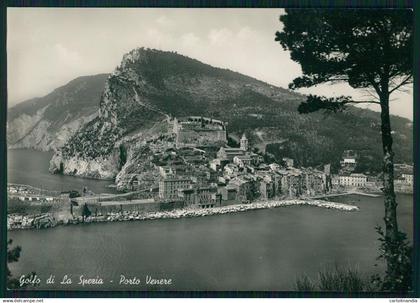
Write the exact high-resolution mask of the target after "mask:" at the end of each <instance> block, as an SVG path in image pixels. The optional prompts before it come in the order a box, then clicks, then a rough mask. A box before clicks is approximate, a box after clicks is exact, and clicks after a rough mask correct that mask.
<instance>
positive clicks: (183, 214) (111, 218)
mask: <svg viewBox="0 0 420 303" xmlns="http://www.w3.org/2000/svg"><path fill="white" fill-rule="evenodd" d="M286 206H314V207H321V208H327V209H335V210H340V211H357V210H359V207H357V206H355V205H349V204H343V203H336V202H329V201H322V200H279V201H258V202H253V203H249V204H234V205H228V206H221V207H216V208H205V209H201V208H184V209H175V210H171V211H159V212H149V213H140V212H137V211H135V212H128V211H124V212H122V213H120V212H119V213H110V214H107V215H104V216H90V217H87V218H85V219H84V220H83V218H82V217H76V218H74V219H72V220H69V221H68V222H63V221H57V222H55V224H54V225H48V226H47V225H46V226H41V227H39V226H38V227H37V226H35V225H33V224H27V226H26V225H25V227H22V224H19V226H17V225H16V224H12V223H13V222H14V221H15V220H13V218H14V217H13V215H8V230H14V229H30V228H50V227H55V226H57V225H63V224H64V225H69V224H82V223H94V222H118V221H138V220H156V219H179V218H193V217H204V216H213V215H223V214H230V213H238V212H244V211H249V210H257V209H268V208H277V207H286ZM12 221H13V222H12Z"/></svg>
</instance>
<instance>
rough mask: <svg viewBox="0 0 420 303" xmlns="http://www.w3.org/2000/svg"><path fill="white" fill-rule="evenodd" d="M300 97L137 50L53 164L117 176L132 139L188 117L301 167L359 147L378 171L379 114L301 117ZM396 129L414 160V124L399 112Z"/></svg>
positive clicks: (399, 143) (399, 148) (401, 149)
mask: <svg viewBox="0 0 420 303" xmlns="http://www.w3.org/2000/svg"><path fill="white" fill-rule="evenodd" d="M303 99H304V96H302V95H299V94H296V93H293V92H290V91H288V90H286V89H283V88H279V87H274V86H272V85H269V84H266V83H264V82H261V81H258V80H256V79H253V78H251V77H248V76H244V75H242V74H239V73H235V72H232V71H230V70H226V69H220V68H215V67H212V66H209V65H207V64H203V63H201V62H199V61H197V60H194V59H191V58H188V57H185V56H182V55H179V54H176V53H174V52H163V51H157V50H150V49H143V48H139V49H135V50H133V51H131V52H129V53H128V54H126V55H124V57H123V59H122V62H121V64H120V65H119V66H118V67H117V68H116V69H115V71H114V72H113V73H112V74H111V75H110V76H109V78H108V79H107V81H106V84H105V89H104V92H103V94H102V97H101V100H100V107H99V111H98V113H97V116H96V117H95V118H93V119H92V120H91V121H90V122H88V123H86V124H85V125H84V126H83V128H82V129H81V130H79V131H78V132H77V133H75V134H74V135H73V136H72V137H71V138H70V139H69V140H68V141H67V143H66V144H65V145H64V146H63V147H62V148H61V149H60V150H59V151H58V152H57V153H56V154H55V155H54V157H53V159H52V161H51V166H50V169H51V171H52V172H62V173H65V174H72V175H78V176H85V177H94V178H114V177H115V176H116V175H117V174H118V172H119V171H120V170H121V169H123V170H124V166H126V165H130V166H131V167H133V163H128V164H127V162H129V159H125V156H123V155H126V154H128V155H130V154H132V152H131V151H130V146H132V144H131V143H129V142H136V140H135V139H133V138H139V139H138V140H143V139H144V138H143V137H144V134H146V133H147V132H148V130H150V129H151V128H152V127H153V126H154V125H155V124H156V123H161V121H164V120H165V119H169V118H170V117H182V116H187V115H202V116H208V117H213V118H216V119H220V120H223V121H227V122H228V132H229V134H230V135H231V137H232V138H235V137H237V136H240V135H241V133H242V132H246V133H247V134H248V137H249V138H250V141H251V145H252V146H253V147H258V148H259V149H263V150H265V151H267V152H269V154H270V155H271V156H272V157H274V158H281V157H283V156H289V157H292V158H294V159H295V160H296V161H297V163H298V164H300V165H305V166H313V165H317V164H320V163H329V162H333V163H338V161H339V158H340V156H341V154H342V152H343V150H345V149H357V150H359V151H361V153H362V161H361V163H362V166H363V165H367V168H368V169H371V170H379V169H380V159H381V158H380V155H381V141H380V140H381V139H380V120H379V114H378V113H375V112H372V111H369V110H362V109H357V108H350V109H349V110H348V111H346V112H344V113H339V114H331V115H325V114H324V113H316V114H310V115H299V114H298V113H297V106H298V104H299V103H300V102H301V101H302V100H303ZM393 129H394V130H395V134H394V141H395V150H396V157H397V161H408V162H411V151H412V125H411V123H409V120H407V119H403V118H397V117H394V118H393ZM149 135H150V136H158V135H159V134H158V132H156V133H155V134H149ZM127 138H130V139H127ZM141 138H143V139H141ZM130 140H131V141H130ZM133 140H134V141H133ZM122 158H124V161H122Z"/></svg>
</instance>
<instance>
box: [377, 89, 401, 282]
mask: <svg viewBox="0 0 420 303" xmlns="http://www.w3.org/2000/svg"><path fill="white" fill-rule="evenodd" d="M380 101H381V130H382V148H383V153H384V158H383V186H384V187H383V192H384V195H385V201H384V203H385V217H384V221H385V238H386V239H387V240H389V241H390V243H395V241H396V240H397V237H398V224H397V202H396V200H395V192H394V152H393V151H392V134H391V120H390V116H389V94H387V93H385V94H381V96H380ZM391 247H393V246H391ZM388 253H393V252H388ZM387 267H388V270H389V272H390V274H391V275H393V274H395V272H394V271H395V270H394V269H395V265H394V266H392V264H389V262H388V264H387Z"/></svg>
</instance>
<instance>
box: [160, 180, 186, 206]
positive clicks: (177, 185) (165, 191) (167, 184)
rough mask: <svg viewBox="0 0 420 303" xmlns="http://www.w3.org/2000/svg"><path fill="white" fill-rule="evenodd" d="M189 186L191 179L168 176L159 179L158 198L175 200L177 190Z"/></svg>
mask: <svg viewBox="0 0 420 303" xmlns="http://www.w3.org/2000/svg"><path fill="white" fill-rule="evenodd" d="M190 187H191V179H190V178H184V177H176V176H170V177H166V178H162V179H161V180H160V181H159V198H160V199H162V200H177V198H178V190H180V189H187V188H190Z"/></svg>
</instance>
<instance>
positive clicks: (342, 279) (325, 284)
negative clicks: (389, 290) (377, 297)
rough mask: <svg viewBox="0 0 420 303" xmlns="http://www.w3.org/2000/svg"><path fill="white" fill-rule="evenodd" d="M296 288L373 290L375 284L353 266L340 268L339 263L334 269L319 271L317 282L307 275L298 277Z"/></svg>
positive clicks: (299, 289)
mask: <svg viewBox="0 0 420 303" xmlns="http://www.w3.org/2000/svg"><path fill="white" fill-rule="evenodd" d="M295 288H296V290H298V291H337V292H361V291H373V290H374V286H373V284H371V283H370V282H369V281H368V280H367V279H364V278H363V277H362V275H361V274H360V273H359V272H358V271H357V270H356V269H352V268H346V269H344V268H340V267H338V266H337V265H336V266H335V267H334V268H333V269H326V270H323V271H320V272H319V273H318V279H317V281H316V282H314V281H312V280H311V279H310V278H309V277H308V276H307V275H303V276H301V277H299V278H297V279H296V282H295Z"/></svg>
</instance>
